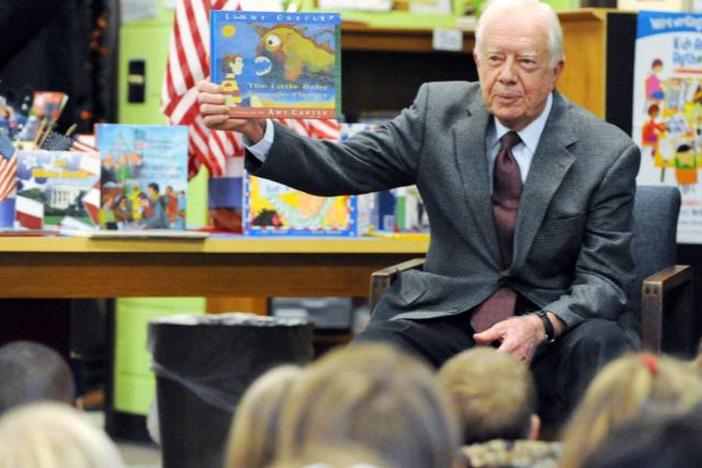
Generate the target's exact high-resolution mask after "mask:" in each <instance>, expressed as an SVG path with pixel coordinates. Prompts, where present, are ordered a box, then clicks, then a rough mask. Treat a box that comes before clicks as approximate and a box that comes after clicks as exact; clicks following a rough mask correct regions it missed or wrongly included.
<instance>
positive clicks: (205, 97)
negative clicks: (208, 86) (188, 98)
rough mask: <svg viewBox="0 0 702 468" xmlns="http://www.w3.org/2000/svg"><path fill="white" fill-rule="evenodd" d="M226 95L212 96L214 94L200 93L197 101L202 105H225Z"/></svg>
mask: <svg viewBox="0 0 702 468" xmlns="http://www.w3.org/2000/svg"><path fill="white" fill-rule="evenodd" d="M224 100H225V98H224V95H222V94H212V93H200V94H198V95H197V101H198V102H199V103H200V105H203V104H215V105H224Z"/></svg>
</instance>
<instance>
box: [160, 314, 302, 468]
mask: <svg viewBox="0 0 702 468" xmlns="http://www.w3.org/2000/svg"><path fill="white" fill-rule="evenodd" d="M312 329H313V326H312V325H311V324H310V323H308V322H306V321H303V320H295V319H283V318H276V317H266V316H259V315H253V314H244V313H229V314H219V315H178V316H172V317H165V318H161V319H157V320H153V321H151V322H150V323H149V348H150V349H151V351H152V356H153V361H152V365H151V368H152V370H153V371H154V373H155V374H156V397H157V407H158V419H159V428H160V441H161V449H162V456H163V467H164V468H221V467H222V466H223V460H224V458H223V457H224V450H225V445H226V440H227V435H228V431H229V426H230V424H231V420H232V416H233V414H234V410H235V408H236V406H237V404H238V402H239V399H240V398H241V396H242V394H243V393H244V391H245V390H246V389H247V388H248V387H249V385H250V384H251V383H252V382H253V381H254V380H255V379H256V378H257V377H259V376H260V375H261V374H263V373H264V372H266V371H267V370H269V369H270V368H272V367H275V366H278V365H281V364H298V365H304V364H305V363H307V362H309V361H310V360H311V359H312V355H313V348H312V331H313V330H312Z"/></svg>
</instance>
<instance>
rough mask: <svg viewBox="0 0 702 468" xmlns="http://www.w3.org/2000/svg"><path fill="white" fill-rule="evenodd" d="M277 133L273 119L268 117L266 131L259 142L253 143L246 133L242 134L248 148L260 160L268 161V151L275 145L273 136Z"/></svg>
mask: <svg viewBox="0 0 702 468" xmlns="http://www.w3.org/2000/svg"><path fill="white" fill-rule="evenodd" d="M274 135H275V127H274V125H273V122H272V121H271V119H266V131H265V133H264V134H263V138H261V140H260V141H259V142H258V143H255V144H251V140H249V138H248V137H247V136H246V135H243V134H242V135H241V137H242V141H243V142H244V146H245V147H246V149H247V150H248V151H249V152H250V153H251V154H253V155H254V156H255V157H256V159H258V160H259V161H261V162H262V163H263V162H266V158H267V157H268V152H269V151H270V150H271V146H273V137H274Z"/></svg>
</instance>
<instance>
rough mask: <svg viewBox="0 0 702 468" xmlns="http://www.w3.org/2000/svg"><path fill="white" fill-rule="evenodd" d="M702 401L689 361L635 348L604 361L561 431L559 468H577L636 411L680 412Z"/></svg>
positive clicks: (701, 388)
mask: <svg viewBox="0 0 702 468" xmlns="http://www.w3.org/2000/svg"><path fill="white" fill-rule="evenodd" d="M700 401H702V379H700V378H699V377H698V376H697V375H696V374H695V373H694V372H690V367H689V364H688V363H685V362H683V361H681V360H679V359H676V358H673V357H669V356H655V355H653V354H650V353H633V354H628V355H626V356H622V357H620V358H618V359H616V360H614V361H612V362H610V363H609V364H607V365H606V366H605V367H604V368H603V369H602V370H601V371H600V373H599V374H598V375H597V376H596V377H595V379H594V380H593V381H592V383H591V384H590V386H589V387H588V389H587V391H586V392H585V396H584V398H583V401H582V402H581V403H580V405H579V406H578V408H577V410H576V411H575V413H574V414H573V417H572V419H571V420H570V422H569V423H568V425H567V427H566V429H565V432H564V436H563V444H564V447H563V458H562V460H561V467H563V468H574V467H579V466H581V464H582V463H583V461H584V460H585V459H586V458H587V456H588V455H589V454H590V453H592V451H593V450H594V449H595V448H597V446H598V445H599V444H600V443H601V442H602V441H603V440H604V439H605V438H606V437H607V436H608V435H609V433H610V432H611V431H612V430H613V429H614V428H617V427H619V426H621V425H622V424H623V423H626V422H628V421H630V420H632V419H633V418H634V417H636V416H638V415H640V414H653V415H667V414H680V413H683V412H685V411H687V410H689V409H691V408H692V407H693V406H695V405H696V404H697V403H699V402H700Z"/></svg>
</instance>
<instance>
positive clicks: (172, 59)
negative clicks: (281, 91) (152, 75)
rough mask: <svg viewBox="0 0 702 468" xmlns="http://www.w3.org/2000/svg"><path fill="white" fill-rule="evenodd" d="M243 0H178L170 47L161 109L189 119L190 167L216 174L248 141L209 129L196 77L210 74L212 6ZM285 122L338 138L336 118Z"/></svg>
mask: <svg viewBox="0 0 702 468" xmlns="http://www.w3.org/2000/svg"><path fill="white" fill-rule="evenodd" d="M239 7H240V5H239V1H238V0H179V1H178V2H177V4H176V12H175V21H174V23H173V34H172V36H171V41H170V45H169V51H168V64H167V67H166V76H165V78H164V82H163V87H162V89H161V109H162V110H163V113H164V114H165V115H166V117H167V118H168V121H169V122H170V123H171V124H173V125H187V126H188V130H189V139H188V154H189V158H188V173H189V175H190V176H191V177H192V176H194V175H195V174H197V171H198V170H199V168H200V165H201V164H204V165H205V167H207V169H208V170H209V173H210V176H211V177H220V176H222V175H224V174H225V170H226V166H227V164H226V162H227V158H231V157H242V156H243V155H244V145H243V143H242V141H241V137H240V136H239V135H238V134H237V133H233V132H222V131H216V130H210V129H208V128H207V127H206V126H205V124H204V121H203V118H202V116H201V115H200V111H199V109H198V103H197V83H198V82H199V81H200V80H202V79H204V78H206V77H208V76H209V70H210V65H209V48H210V26H209V11H210V10H235V9H239ZM281 123H283V124H284V125H288V126H289V127H292V128H293V129H295V130H296V131H298V132H299V133H302V134H305V135H309V136H314V137H317V138H326V139H333V140H338V138H339V134H340V132H339V124H338V122H337V121H336V120H331V119H327V120H305V121H295V120H293V119H283V120H282V121H281Z"/></svg>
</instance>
